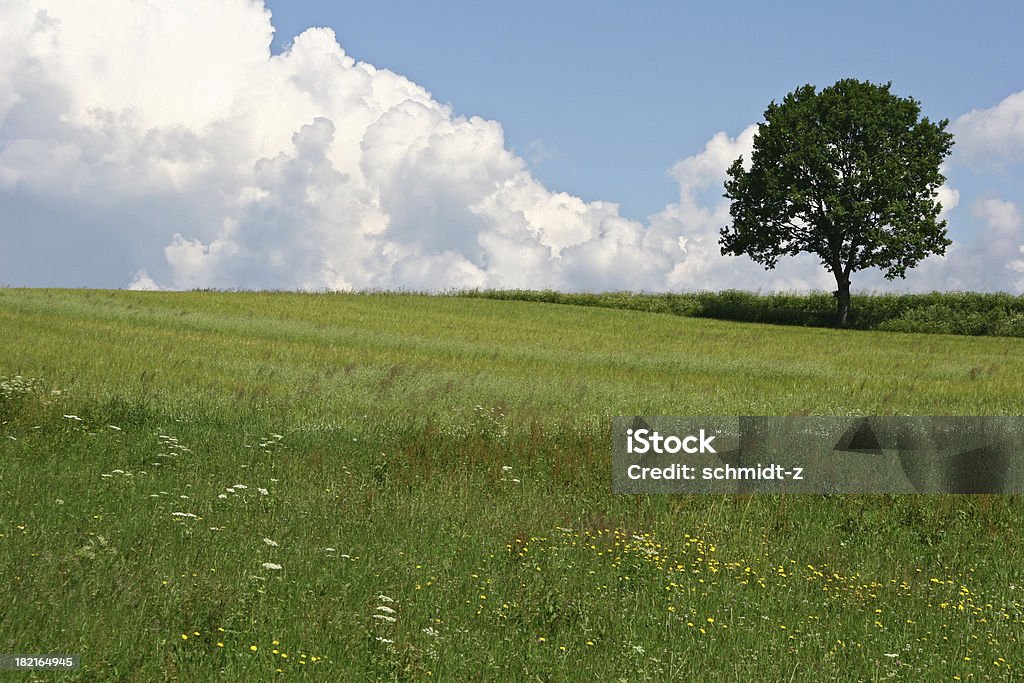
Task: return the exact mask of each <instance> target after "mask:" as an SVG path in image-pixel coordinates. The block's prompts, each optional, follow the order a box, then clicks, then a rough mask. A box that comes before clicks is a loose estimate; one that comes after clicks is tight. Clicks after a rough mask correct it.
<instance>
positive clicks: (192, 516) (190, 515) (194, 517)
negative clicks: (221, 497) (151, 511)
mask: <svg viewBox="0 0 1024 683" xmlns="http://www.w3.org/2000/svg"><path fill="white" fill-rule="evenodd" d="M171 514H172V515H174V516H175V517H190V518H191V519H198V517H196V516H195V515H193V514H192V513H191V512H172V513H171Z"/></svg>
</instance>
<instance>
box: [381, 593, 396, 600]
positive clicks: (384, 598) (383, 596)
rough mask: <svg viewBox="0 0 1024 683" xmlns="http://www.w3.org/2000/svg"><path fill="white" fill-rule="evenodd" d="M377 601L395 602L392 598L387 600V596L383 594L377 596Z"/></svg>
mask: <svg viewBox="0 0 1024 683" xmlns="http://www.w3.org/2000/svg"><path fill="white" fill-rule="evenodd" d="M377 599H378V600H382V601H384V602H394V601H395V599H394V598H389V597H388V596H386V595H383V594H382V595H378V596H377Z"/></svg>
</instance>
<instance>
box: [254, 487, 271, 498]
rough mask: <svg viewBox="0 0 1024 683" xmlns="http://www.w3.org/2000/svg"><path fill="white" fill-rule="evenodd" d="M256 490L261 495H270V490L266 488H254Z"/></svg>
mask: <svg viewBox="0 0 1024 683" xmlns="http://www.w3.org/2000/svg"><path fill="white" fill-rule="evenodd" d="M256 490H257V491H259V492H260V495H261V496H269V495H270V491H268V490H266V489H262V488H261V489H256Z"/></svg>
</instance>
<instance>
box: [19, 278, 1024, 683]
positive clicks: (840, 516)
mask: <svg viewBox="0 0 1024 683" xmlns="http://www.w3.org/2000/svg"><path fill="white" fill-rule="evenodd" d="M0 377H3V379H2V380H0V422H2V425H0V576H2V577H3V582H2V588H0V627H2V628H0V654H5V653H6V654H14V653H35V654H39V653H64V654H80V655H81V657H82V668H81V669H80V670H79V671H77V672H73V673H68V674H62V675H54V674H52V673H48V672H47V673H44V672H37V674H39V676H38V677H39V679H40V680H54V679H62V678H63V679H79V678H80V679H82V680H91V681H117V680H125V681H136V680H138V681H156V680H181V681H205V680H213V679H214V677H215V676H218V675H220V676H221V677H223V678H224V679H226V680H239V681H257V680H275V679H277V678H282V679H302V680H327V681H343V680H444V681H450V680H455V681H461V680H515V681H531V680H536V681H546V680H620V679H621V680H628V681H643V680H659V681H662V680H709V681H710V680H735V681H749V680H766V681H768V680H786V681H789V680H795V681H822V680H865V681H875V680H890V679H895V680H907V681H922V680H924V681H930V680H937V681H939V680H964V681H966V680H974V681H984V680H1007V679H1014V678H1017V677H1018V676H1019V674H1018V671H1019V670H1024V642H1022V638H1024V538H1022V534H1021V531H1020V529H1021V524H1022V522H1024V505H1022V502H1021V499H1020V498H1019V497H1017V496H1004V497H1000V496H959V497H958V496H929V497H918V496H903V497H877V496H876V497H872V496H858V497H852V496H848V497H842V496H832V497H823V496H789V497H778V496H756V497H754V496H748V497H740V496H717V497H714V496H707V497H698V496H691V497H681V496H614V495H612V494H611V493H610V462H611V449H610V440H609V423H610V418H611V417H612V416H614V415H635V414H639V415H643V414H650V415H732V414H750V415H784V414H790V413H794V412H800V413H809V414H876V415H885V414H925V415H929V414H936V415H958V414H963V415H970V414H1011V415H1014V414H1021V413H1022V412H1024V340H1022V339H1018V338H1006V337H962V336H961V337H955V336H946V335H913V334H899V333H881V332H859V331H837V330H827V329H805V328H796V327H775V326H769V325H753V324H742V323H729V322H721V321H715V320H706V319H694V318H682V317H677V316H671V315H662V314H654V313H644V312H637V311H628V310H611V309H602V308H585V307H577V306H562V305H554V304H543V303H529V302H519V301H493V300H484V299H467V298H453V297H452V298H450V297H425V296H415V295H340V294H323V295H315V294H285V293H216V292H190V293H156V292H106V291H84V290H83V291H68V290H61V291H58V290H52V291H48V290H15V289H0ZM7 676H10V677H11V678H12V679H19V680H31V678H29V676H31V674H18V675H13V674H7ZM19 677H22V678H19Z"/></svg>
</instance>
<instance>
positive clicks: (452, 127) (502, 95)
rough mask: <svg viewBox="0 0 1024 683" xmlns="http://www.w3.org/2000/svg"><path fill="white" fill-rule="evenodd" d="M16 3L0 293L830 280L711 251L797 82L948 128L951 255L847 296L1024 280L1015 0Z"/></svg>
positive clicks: (7, 75)
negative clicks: (729, 191) (729, 181)
mask: <svg viewBox="0 0 1024 683" xmlns="http://www.w3.org/2000/svg"><path fill="white" fill-rule="evenodd" d="M775 5H776V6H772V4H770V3H754V2H733V3H702V4H695V3H663V2H658V3H654V2H634V3H631V4H630V5H628V6H627V5H626V4H625V3H609V2H587V3H583V2H558V3H540V2H532V1H530V2H520V3H515V4H498V3H481V2H472V3H470V2H461V1H459V2H445V3H420V2H389V3H354V2H346V3H338V2H308V1H307V2H286V1H284V0H267V1H266V2H262V1H261V0H148V1H147V2H145V3H139V2H137V1H135V0H107V3H106V5H105V6H106V11H105V12H104V13H102V14H100V13H97V12H95V11H94V10H93V9H92V8H91V7H90V6H89V5H88V4H87V3H81V2H80V1H78V0H17V1H16V2H6V3H2V4H0V207H2V208H3V211H0V285H14V286H66V287H83V286H84V287H132V288H137V289H189V288H194V287H216V288H240V289H261V288H275V289H309V290H322V289H340V290H350V289H423V290H445V289H453V288H467V287H496V288H503V287H529V288H542V287H551V288H556V289H562V290H588V291H594V290H624V289H630V290H648V291H666V290H669V291H678V290H695V289H724V288H730V287H733V288H743V289H757V290H762V291H768V290H801V291H802V290H808V289H832V288H834V282H833V281H832V279H831V277H830V276H829V274H828V273H827V272H825V271H824V269H823V268H822V267H821V265H820V263H818V262H817V260H816V259H814V258H813V257H810V256H800V257H795V258H792V259H785V260H783V261H781V262H780V263H779V265H778V266H777V267H776V268H775V269H774V270H773V271H770V272H765V271H764V270H763V269H762V268H761V267H760V266H758V265H757V264H754V263H753V262H751V261H750V260H749V259H747V258H745V257H726V256H722V255H721V253H720V249H719V246H718V231H719V230H720V229H721V228H722V227H723V226H724V225H726V224H727V223H728V221H729V215H728V204H727V202H725V200H724V199H723V198H722V196H721V194H722V181H723V180H724V178H725V169H726V168H727V167H728V165H729V163H730V162H731V161H732V160H734V159H735V158H736V157H737V156H739V155H741V154H743V155H749V152H750V149H751V146H752V139H753V135H754V132H755V130H756V124H757V123H758V121H759V120H760V118H761V114H762V112H763V111H764V109H765V107H766V106H767V104H768V103H769V102H770V101H772V100H778V99H781V98H782V97H783V96H785V94H786V93H787V92H790V91H791V90H793V89H794V88H796V87H798V86H800V85H803V84H806V83H812V84H815V85H818V86H826V85H829V84H831V83H833V82H835V81H836V80H838V79H840V78H846V77H854V78H858V79H862V80H870V81H874V82H886V81H891V82H892V84H893V90H894V91H895V92H896V93H897V94H899V95H903V96H912V97H914V98H916V99H918V100H920V101H921V103H922V105H923V109H924V113H925V114H926V115H928V116H929V117H931V118H932V119H942V118H948V119H949V120H950V121H951V122H952V123H951V129H952V130H953V131H954V132H955V133H956V140H957V143H956V145H955V147H954V153H953V155H952V157H950V159H949V160H948V162H947V164H946V166H945V168H944V170H945V172H946V174H947V177H948V180H947V183H946V185H945V186H943V187H942V188H941V189H940V198H941V200H942V201H943V204H944V207H945V209H946V212H945V217H946V218H947V219H948V221H949V235H950V237H951V238H952V239H953V240H954V244H953V245H952V246H951V247H950V248H949V250H948V251H947V253H946V255H945V256H943V257H939V256H934V257H930V258H929V259H926V260H925V261H924V262H922V263H921V264H920V265H919V266H918V267H917V268H915V269H913V270H912V271H910V274H909V275H908V277H907V278H906V280H898V281H896V282H892V283H890V282H888V281H885V280H884V279H883V278H882V277H881V274H880V273H879V272H877V271H867V272H864V273H857V274H856V275H855V276H854V282H853V285H854V289H855V290H859V291H864V290H896V291H929V290H933V289H937V290H951V289H972V290H986V291H1009V292H1014V293H1021V294H1024V189H1022V188H1024V77H1022V75H1021V74H1024V68H1022V67H1024V59H1022V57H1021V52H1020V49H1019V40H1018V34H1019V31H1020V28H1019V27H1020V26H1021V25H1024V9H1022V8H1024V5H1021V4H1020V3H1013V2H989V3H985V4H984V5H983V6H975V7H972V6H968V5H966V4H962V3H918V2H901V3H882V2H862V3H858V4H855V5H854V4H849V3H844V4H838V3H812V2H787V3H781V6H778V5H779V3H776V4H775Z"/></svg>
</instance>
